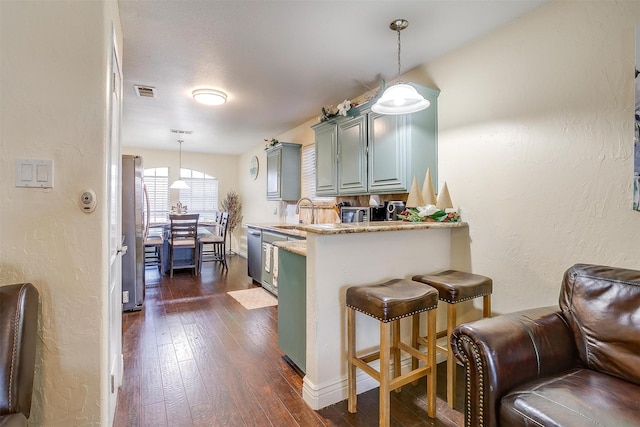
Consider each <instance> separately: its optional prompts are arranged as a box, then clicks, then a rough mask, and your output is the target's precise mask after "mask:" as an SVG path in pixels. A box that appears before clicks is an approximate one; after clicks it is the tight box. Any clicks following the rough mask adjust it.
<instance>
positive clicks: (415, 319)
mask: <svg viewBox="0 0 640 427" xmlns="http://www.w3.org/2000/svg"><path fill="white" fill-rule="evenodd" d="M419 338H420V316H411V346H412V347H413V348H420V347H419V345H420V344H419V341H418V340H419ZM418 363H419V361H418V358H417V357H411V370H412V371H414V370H416V369H417V368H418ZM417 383H418V381H414V382H413V383H412V384H413V385H416V384H417Z"/></svg>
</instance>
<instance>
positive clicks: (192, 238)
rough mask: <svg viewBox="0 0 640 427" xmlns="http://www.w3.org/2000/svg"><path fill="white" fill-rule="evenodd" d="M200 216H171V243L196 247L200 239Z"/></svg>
mask: <svg viewBox="0 0 640 427" xmlns="http://www.w3.org/2000/svg"><path fill="white" fill-rule="evenodd" d="M199 218H200V214H171V215H169V220H170V221H171V228H170V235H169V237H170V243H171V244H172V245H174V244H181V243H182V244H185V243H189V244H193V245H195V242H196V239H197V237H198V219H199Z"/></svg>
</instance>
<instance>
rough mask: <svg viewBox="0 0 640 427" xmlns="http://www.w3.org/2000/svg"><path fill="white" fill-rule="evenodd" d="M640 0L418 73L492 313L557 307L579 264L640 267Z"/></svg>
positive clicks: (552, 22) (538, 28)
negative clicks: (637, 193) (490, 281)
mask: <svg viewBox="0 0 640 427" xmlns="http://www.w3.org/2000/svg"><path fill="white" fill-rule="evenodd" d="M638 22H640V3H639V2H631V1H624V2H615V1H600V2H595V1H594V2H560V1H558V2H552V3H550V4H548V5H546V6H544V7H542V8H540V9H538V10H536V11H534V12H532V13H530V14H528V15H526V16H524V17H522V18H521V19H519V20H518V21H516V22H515V23H513V24H511V25H509V26H508V27H505V28H504V29H502V30H499V31H497V32H494V33H492V34H491V35H489V36H488V37H485V38H484V39H482V40H479V41H477V42H475V43H473V44H470V45H468V46H466V47H465V48H463V49H460V50H458V51H456V52H455V53H452V54H450V55H448V56H446V57H443V58H440V59H439V60H437V61H435V62H433V63H431V64H426V65H425V66H423V67H422V68H421V69H417V70H414V71H413V72H412V73H410V74H409V76H410V77H411V78H412V79H413V80H415V81H419V80H422V81H423V83H425V84H428V85H429V84H432V85H434V86H436V87H438V88H440V89H441V90H442V92H441V95H440V98H439V104H438V107H439V141H438V143H439V171H438V172H439V179H440V183H439V186H441V185H442V183H443V181H446V182H447V184H448V187H449V190H450V193H451V197H452V199H453V202H454V204H455V205H457V206H459V207H460V208H461V210H462V215H463V218H464V220H465V221H468V222H469V224H470V238H471V263H472V268H473V271H475V272H477V273H480V274H486V275H488V276H491V277H493V278H494V281H495V282H494V297H493V301H494V304H493V308H494V310H495V311H498V312H509V311H514V310H517V309H521V308H526V307H532V306H537V305H551V304H556V303H557V300H558V291H559V284H560V281H561V278H562V274H563V272H564V271H565V270H566V269H567V268H568V267H570V266H571V265H573V264H574V263H578V262H586V263H597V264H605V265H614V266H620V267H630V268H640V262H639V259H640V247H639V245H638V236H640V216H639V214H638V212H633V211H632V210H631V203H632V185H631V184H632V174H633V164H632V154H633V111H634V89H633V88H634V73H633V70H634V31H635V25H636V23H638Z"/></svg>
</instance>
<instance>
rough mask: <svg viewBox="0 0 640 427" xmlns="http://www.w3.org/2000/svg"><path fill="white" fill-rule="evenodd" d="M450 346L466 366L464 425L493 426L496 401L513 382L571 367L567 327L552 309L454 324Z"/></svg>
mask: <svg viewBox="0 0 640 427" xmlns="http://www.w3.org/2000/svg"><path fill="white" fill-rule="evenodd" d="M451 348H452V349H453V351H454V353H455V355H456V357H457V358H458V359H459V360H460V361H461V362H463V363H464V366H465V370H466V408H465V426H467V427H471V426H496V425H497V414H498V412H497V410H498V405H499V403H500V399H501V398H502V396H504V395H505V394H506V393H507V392H508V391H509V390H511V389H512V388H514V387H515V386H517V385H519V384H522V383H525V382H527V381H530V380H533V379H535V378H538V377H543V376H546V375H551V374H554V373H557V372H560V371H563V370H566V369H568V368H569V367H571V366H574V365H575V364H576V361H577V356H576V355H577V353H576V348H575V343H574V339H573V336H572V335H571V330H570V328H569V326H568V325H567V323H566V321H565V319H564V317H563V316H562V313H561V312H560V310H559V309H558V308H557V307H544V308H535V309H530V310H525V311H520V312H515V313H509V314H504V315H500V316H496V317H491V318H486V319H482V320H478V321H475V322H471V323H465V324H462V325H459V326H458V327H456V328H455V329H454V331H453V334H452V336H451Z"/></svg>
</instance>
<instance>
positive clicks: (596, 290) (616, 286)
mask: <svg viewBox="0 0 640 427" xmlns="http://www.w3.org/2000/svg"><path fill="white" fill-rule="evenodd" d="M559 302H560V309H561V310H562V313H563V315H564V316H565V318H566V320H567V322H568V324H569V327H570V328H571V330H572V332H573V336H574V339H575V342H576V347H577V349H578V354H579V357H580V362H581V364H582V365H583V366H585V367H587V368H590V369H593V370H596V371H600V372H604V373H607V374H610V375H614V376H616V377H619V378H622V379H625V380H627V381H632V382H634V383H635V384H638V385H640V351H638V348H639V347H638V343H640V271H635V270H625V269H620V268H613V267H605V266H598V265H587V264H576V265H574V266H573V267H572V268H570V269H569V270H567V272H566V273H565V275H564V280H563V283H562V289H561V291H560V301H559Z"/></svg>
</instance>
